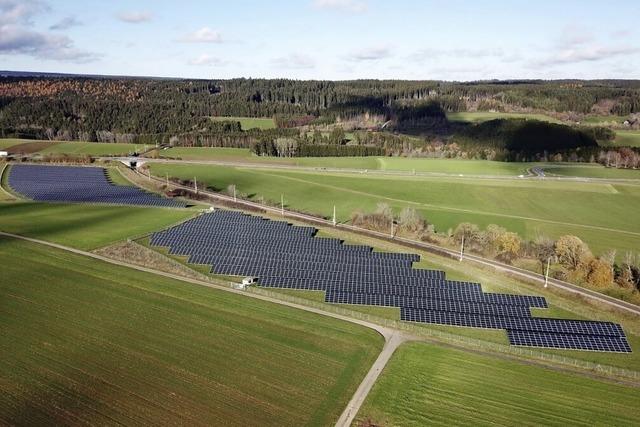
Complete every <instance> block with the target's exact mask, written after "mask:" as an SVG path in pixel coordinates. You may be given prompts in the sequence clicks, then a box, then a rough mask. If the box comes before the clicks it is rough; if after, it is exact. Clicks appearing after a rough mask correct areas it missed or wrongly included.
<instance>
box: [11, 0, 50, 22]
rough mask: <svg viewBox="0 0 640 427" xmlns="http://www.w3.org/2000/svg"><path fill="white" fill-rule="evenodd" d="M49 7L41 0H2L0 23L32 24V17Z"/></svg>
mask: <svg viewBox="0 0 640 427" xmlns="http://www.w3.org/2000/svg"><path fill="white" fill-rule="evenodd" d="M48 10H49V7H48V6H47V4H46V3H44V2H42V1H39V0H0V25H6V24H31V23H32V22H31V18H32V17H33V16H34V15H37V14H38V13H41V12H46V11H48Z"/></svg>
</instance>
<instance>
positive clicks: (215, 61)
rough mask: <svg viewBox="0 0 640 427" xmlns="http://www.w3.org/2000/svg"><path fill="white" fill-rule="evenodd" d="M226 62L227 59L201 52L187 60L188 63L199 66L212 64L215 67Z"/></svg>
mask: <svg viewBox="0 0 640 427" xmlns="http://www.w3.org/2000/svg"><path fill="white" fill-rule="evenodd" d="M227 64H228V62H227V61H225V60H223V59H220V58H217V57H215V56H212V55H209V54H208V53H203V54H201V55H200V56H198V57H197V58H194V59H191V60H190V61H189V65H201V66H205V65H213V66H216V67H222V66H225V65H227Z"/></svg>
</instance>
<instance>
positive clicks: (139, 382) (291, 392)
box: [0, 238, 383, 426]
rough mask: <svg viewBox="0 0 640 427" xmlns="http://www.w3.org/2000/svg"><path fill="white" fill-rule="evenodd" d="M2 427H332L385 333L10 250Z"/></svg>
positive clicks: (1, 326)
mask: <svg viewBox="0 0 640 427" xmlns="http://www.w3.org/2000/svg"><path fill="white" fill-rule="evenodd" d="M0 259H2V260H3V268H2V271H1V272H0V277H1V278H2V280H0V300H1V301H2V304H0V378H1V379H2V380H1V381H0V420H2V424H5V423H6V424H9V425H52V424H55V425H66V424H74V425H78V424H93V425H96V424H102V425H106V424H128V425H131V424H137V425H154V424H155V425H158V424H163V425H169V424H171V425H216V424H219V422H220V420H222V419H224V420H225V424H226V425H238V426H241V425H255V424H260V425H264V426H272V425H273V426H280V425H311V426H322V425H332V424H334V423H335V421H336V420H337V418H338V416H339V415H340V413H341V412H342V410H343V409H344V407H345V406H346V404H347V402H348V401H349V399H350V398H351V396H352V395H353V393H354V392H355V390H356V388H357V386H358V384H359V383H360V381H361V380H362V378H363V377H364V375H365V373H366V372H367V370H368V369H369V366H370V365H371V363H372V362H373V361H374V360H375V358H376V357H377V354H378V352H379V351H380V349H381V348H382V342H383V340H382V337H381V336H379V335H378V334H377V333H376V332H374V331H372V330H369V329H366V328H364V327H361V326H357V325H353V324H351V323H347V322H343V321H339V320H336V319H330V318H326V317H323V316H320V315H316V314H312V313H307V312H304V311H301V310H296V309H292V308H288V307H283V306H280V305H276V304H271V303H266V302H263V301H258V300H254V299H251V298H246V297H243V296H239V295H232V294H229V293H227V292H223V291H218V290H214V289H210V288H205V287H200V286H196V285H191V284H188V283H185V282H180V281H176V280H170V279H167V278H163V277H161V276H156V275H153V274H147V273H142V272H139V271H135V270H131V269H128V268H124V267H117V266H114V265H111V264H107V263H103V262H100V261H96V260H93V259H90V258H86V257H83V256H79V255H73V254H69V253H67V252H63V251H60V250H55V249H51V248H47V247H43V246H40V245H37V244H32V243H26V242H20V241H16V240H13V239H7V238H0Z"/></svg>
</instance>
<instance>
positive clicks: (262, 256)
mask: <svg viewBox="0 0 640 427" xmlns="http://www.w3.org/2000/svg"><path fill="white" fill-rule="evenodd" d="M170 253H171V254H173V255H190V256H191V258H190V259H189V262H191V263H193V264H211V263H212V261H211V260H212V259H214V257H221V256H226V257H227V258H232V259H240V258H249V259H255V260H257V261H266V260H273V261H277V260H281V259H286V260H287V261H291V262H305V261H309V260H312V261H313V262H324V263H333V264H339V263H340V264H344V265H378V266H385V267H386V266H389V267H396V268H404V269H407V270H409V269H410V268H411V264H412V263H411V262H408V261H398V260H395V259H387V258H383V257H380V256H373V255H372V254H362V253H348V252H340V253H335V252H318V251H310V250H300V251H296V252H291V253H290V252H287V253H285V252H272V251H269V252H266V251H259V250H258V251H247V250H239V249H224V248H215V249H210V248H196V247H194V246H186V247H185V246H179V247H177V246H172V247H171V248H170ZM373 254H375V252H374V253H373ZM369 255H372V256H369ZM428 271H434V270H428ZM438 274H440V275H442V276H444V272H439V273H438Z"/></svg>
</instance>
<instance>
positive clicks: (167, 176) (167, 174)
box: [165, 172, 169, 188]
mask: <svg viewBox="0 0 640 427" xmlns="http://www.w3.org/2000/svg"><path fill="white" fill-rule="evenodd" d="M165 177H166V178H167V188H168V187H169V172H167V173H166V174H165Z"/></svg>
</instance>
